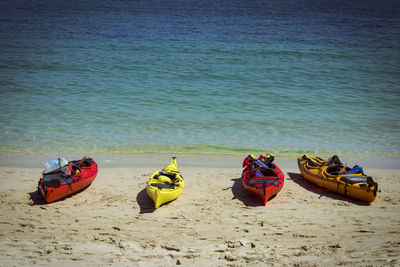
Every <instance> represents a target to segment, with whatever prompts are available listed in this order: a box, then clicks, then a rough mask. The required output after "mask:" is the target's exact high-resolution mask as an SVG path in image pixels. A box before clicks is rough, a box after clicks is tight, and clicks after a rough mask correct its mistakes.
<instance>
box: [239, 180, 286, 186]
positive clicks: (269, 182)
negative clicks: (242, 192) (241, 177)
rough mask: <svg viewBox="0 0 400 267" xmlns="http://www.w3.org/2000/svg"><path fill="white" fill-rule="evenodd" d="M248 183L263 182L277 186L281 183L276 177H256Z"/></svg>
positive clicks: (263, 183)
mask: <svg viewBox="0 0 400 267" xmlns="http://www.w3.org/2000/svg"><path fill="white" fill-rule="evenodd" d="M247 184H249V185H256V184H262V185H273V186H277V185H278V184H279V181H278V180H276V179H254V180H250V181H248V182H247Z"/></svg>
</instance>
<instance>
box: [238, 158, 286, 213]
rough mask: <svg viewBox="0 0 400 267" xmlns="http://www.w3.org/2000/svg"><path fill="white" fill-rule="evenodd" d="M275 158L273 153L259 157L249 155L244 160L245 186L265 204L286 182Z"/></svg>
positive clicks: (243, 180)
mask: <svg viewBox="0 0 400 267" xmlns="http://www.w3.org/2000/svg"><path fill="white" fill-rule="evenodd" d="M273 160H274V156H272V155H267V157H264V156H263V155H260V157H259V158H258V159H256V158H255V157H254V156H253V155H249V156H247V157H246V158H245V159H244V161H243V167H244V170H243V172H242V184H243V187H244V188H245V189H246V190H247V191H248V192H250V193H251V194H253V195H256V196H257V197H258V198H260V199H261V201H262V203H263V205H264V206H265V205H266V204H267V201H268V200H269V199H271V198H272V197H274V196H275V195H276V194H278V193H279V191H281V189H282V187H283V184H284V175H283V173H282V171H281V169H279V168H278V166H276V164H275V163H273V162H272V161H273Z"/></svg>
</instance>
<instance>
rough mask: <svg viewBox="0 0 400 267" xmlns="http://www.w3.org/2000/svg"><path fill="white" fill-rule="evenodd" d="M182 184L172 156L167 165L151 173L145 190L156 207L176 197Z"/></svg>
mask: <svg viewBox="0 0 400 267" xmlns="http://www.w3.org/2000/svg"><path fill="white" fill-rule="evenodd" d="M183 184H184V183H183V178H182V175H181V174H180V172H179V170H178V165H177V163H176V158H175V157H173V158H172V161H171V163H170V164H169V165H168V166H167V167H165V168H164V169H162V170H161V171H157V172H155V173H153V175H152V176H151V177H150V179H149V181H148V182H147V186H146V191H147V195H148V196H149V197H150V198H151V199H152V200H153V201H154V206H155V208H156V209H157V208H158V207H159V206H161V205H162V204H164V203H167V202H170V201H172V200H175V199H177V198H178V196H179V195H180V194H181V192H182V189H183Z"/></svg>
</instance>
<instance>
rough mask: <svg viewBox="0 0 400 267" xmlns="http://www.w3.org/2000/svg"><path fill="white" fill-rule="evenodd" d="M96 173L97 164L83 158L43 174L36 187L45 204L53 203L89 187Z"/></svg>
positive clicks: (90, 159)
mask: <svg viewBox="0 0 400 267" xmlns="http://www.w3.org/2000/svg"><path fill="white" fill-rule="evenodd" d="M58 162H60V159H58ZM97 172H98V169H97V163H96V162H95V161H94V160H93V159H92V158H86V157H84V158H82V159H81V160H75V161H70V162H68V164H66V165H65V166H63V167H62V166H60V168H58V169H55V170H52V171H50V172H43V175H42V178H40V180H39V183H38V187H39V190H40V192H41V193H42V195H43V198H44V200H45V201H46V202H47V203H50V202H54V201H56V200H59V199H61V198H63V197H66V196H68V195H71V194H73V193H76V192H78V191H79V190H81V189H83V188H85V187H87V186H89V185H90V184H91V183H92V182H93V180H94V179H95V178H96V176H97Z"/></svg>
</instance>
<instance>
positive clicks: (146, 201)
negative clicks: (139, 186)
mask: <svg viewBox="0 0 400 267" xmlns="http://www.w3.org/2000/svg"><path fill="white" fill-rule="evenodd" d="M136 202H137V203H138V205H139V208H140V211H139V214H144V213H152V212H154V211H155V210H156V209H155V208H154V202H153V200H152V199H151V198H150V197H149V196H148V195H147V192H146V188H145V189H143V190H141V191H140V192H139V193H138V194H137V196H136Z"/></svg>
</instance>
